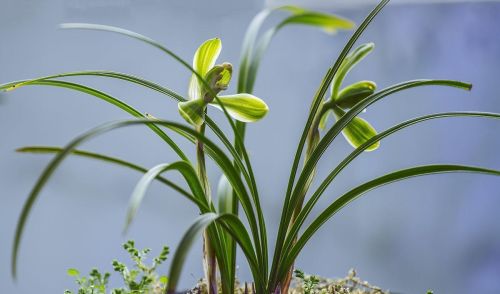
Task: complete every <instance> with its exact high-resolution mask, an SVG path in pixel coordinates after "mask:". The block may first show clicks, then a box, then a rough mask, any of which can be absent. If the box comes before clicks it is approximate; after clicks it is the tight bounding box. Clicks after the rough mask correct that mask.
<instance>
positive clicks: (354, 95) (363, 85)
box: [335, 81, 377, 109]
mask: <svg viewBox="0 0 500 294" xmlns="http://www.w3.org/2000/svg"><path fill="white" fill-rule="evenodd" d="M376 89H377V85H376V84H375V83H374V82H372V81H360V82H357V83H354V84H351V85H349V86H347V87H345V88H344V89H342V90H341V91H340V93H339V94H338V96H337V98H335V104H336V105H337V106H339V107H341V108H343V109H349V108H352V107H353V106H354V105H356V104H357V103H358V102H359V101H361V100H363V99H365V98H366V97H368V96H370V95H372V94H373V93H375V90H376Z"/></svg>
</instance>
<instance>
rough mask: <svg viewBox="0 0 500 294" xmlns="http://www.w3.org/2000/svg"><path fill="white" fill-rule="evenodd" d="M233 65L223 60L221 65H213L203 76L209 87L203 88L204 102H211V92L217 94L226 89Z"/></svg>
mask: <svg viewBox="0 0 500 294" xmlns="http://www.w3.org/2000/svg"><path fill="white" fill-rule="evenodd" d="M232 72H233V66H232V65H231V64H230V63H227V62H224V63H223V64H221V65H216V66H214V67H213V68H212V69H211V70H210V71H209V72H208V73H207V74H206V76H205V80H206V81H207V83H208V84H209V86H210V88H211V91H210V90H209V89H206V88H205V89H204V93H203V97H204V99H205V101H206V102H212V100H213V99H214V97H213V94H216V95H217V94H218V93H219V92H220V91H224V90H226V89H227V87H228V85H229V82H230V81H231V75H232Z"/></svg>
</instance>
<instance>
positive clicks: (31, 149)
mask: <svg viewBox="0 0 500 294" xmlns="http://www.w3.org/2000/svg"><path fill="white" fill-rule="evenodd" d="M63 150H64V148H62V147H55V146H26V147H21V148H18V149H16V151H17V152H21V153H34V154H54V153H59V152H61V151H63ZM71 155H76V156H81V157H86V158H91V159H96V160H100V161H104V162H108V163H113V164H116V165H119V166H123V167H127V168H130V169H133V170H136V171H139V172H142V173H146V172H147V171H148V169H147V168H145V167H142V166H139V165H137V164H135V163H131V162H128V161H125V160H123V159H120V158H116V157H111V156H108V155H103V154H100V153H95V152H89V151H85V150H73V152H72V153H71ZM156 179H157V180H158V181H159V182H161V183H163V184H165V185H167V186H169V187H170V188H172V189H174V190H175V191H177V192H179V193H180V194H182V195H183V196H185V197H186V198H188V199H189V200H191V201H193V198H194V196H193V195H191V194H190V193H189V192H187V191H186V190H184V189H183V188H181V187H179V186H178V185H177V184H175V183H174V182H172V181H170V180H168V179H166V178H164V177H161V176H158V177H156Z"/></svg>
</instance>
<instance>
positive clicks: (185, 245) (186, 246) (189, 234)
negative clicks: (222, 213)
mask: <svg viewBox="0 0 500 294" xmlns="http://www.w3.org/2000/svg"><path fill="white" fill-rule="evenodd" d="M216 219H217V214H215V213H206V214H202V215H200V216H199V217H198V218H197V219H196V220H195V221H194V222H193V224H192V225H191V226H190V227H189V229H188V230H187V231H186V233H185V234H184V236H183V237H182V239H181V241H180V242H179V245H178V246H177V250H176V251H175V254H174V256H173V258H172V263H171V265H170V270H169V274H168V276H169V280H168V284H167V293H169V294H170V293H175V290H176V289H177V284H178V282H179V279H180V276H181V274H182V268H183V267H184V262H185V260H186V257H187V254H188V253H189V251H190V250H191V247H192V246H193V243H194V242H195V241H196V239H198V238H199V236H200V235H201V233H202V232H203V231H205V229H206V228H207V227H208V226H209V225H210V224H212V223H213V222H214V221H215V220H216Z"/></svg>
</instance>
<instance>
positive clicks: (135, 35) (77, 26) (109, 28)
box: [60, 23, 246, 153]
mask: <svg viewBox="0 0 500 294" xmlns="http://www.w3.org/2000/svg"><path fill="white" fill-rule="evenodd" d="M60 26H61V28H63V29H82V30H97V31H105V32H111V33H117V34H120V35H124V36H127V37H130V38H133V39H136V40H139V41H141V42H145V43H147V44H149V45H152V46H153V47H156V48H157V49H160V50H161V51H163V52H165V53H166V54H168V55H169V56H170V57H172V58H173V59H175V60H176V61H177V62H179V63H180V64H182V65H183V66H184V67H185V68H187V69H188V70H189V71H190V72H192V73H193V74H194V75H196V76H197V78H198V80H199V81H202V84H203V85H204V86H205V87H208V86H209V85H208V83H207V82H206V81H205V80H204V77H202V76H201V75H200V74H198V72H197V71H196V70H195V69H194V68H193V67H192V66H191V65H189V63H187V62H186V61H185V60H183V59H182V58H180V57H179V56H178V55H177V54H175V53H174V52H173V51H172V50H170V49H168V48H167V47H165V46H163V45H161V44H160V43H158V42H156V41H155V40H153V39H151V38H148V37H146V36H144V35H141V34H139V33H136V32H133V31H129V30H126V29H122V28H118V27H113V26H107V25H99V24H89V23H65V24H61V25H60ZM216 99H217V98H216ZM221 108H222V110H223V112H224V115H225V116H226V118H227V120H228V123H229V125H230V126H231V129H232V130H233V132H234V134H235V139H236V141H237V142H238V144H239V145H240V146H242V149H243V151H244V153H246V150H245V145H244V143H243V140H242V139H241V138H240V136H239V133H238V131H237V129H236V126H235V124H234V122H233V120H232V119H231V117H230V116H229V114H228V113H227V111H226V110H225V108H224V106H222V107H221Z"/></svg>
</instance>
